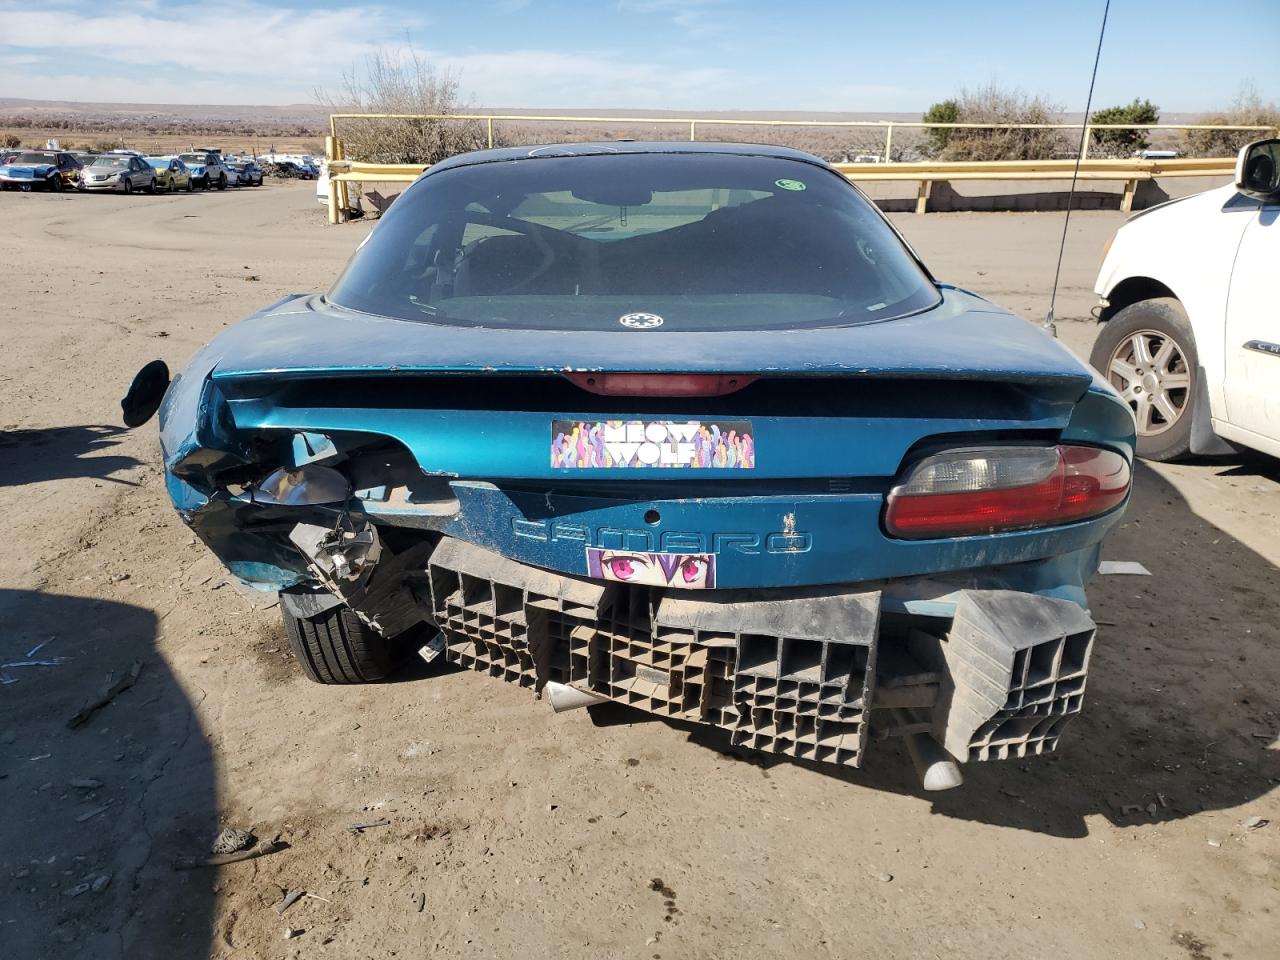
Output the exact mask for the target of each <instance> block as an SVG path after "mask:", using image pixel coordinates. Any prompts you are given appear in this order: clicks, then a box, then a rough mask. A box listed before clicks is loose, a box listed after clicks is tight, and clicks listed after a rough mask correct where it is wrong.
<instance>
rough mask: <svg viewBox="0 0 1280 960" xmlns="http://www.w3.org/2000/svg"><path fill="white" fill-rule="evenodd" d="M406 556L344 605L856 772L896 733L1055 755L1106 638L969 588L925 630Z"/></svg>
mask: <svg viewBox="0 0 1280 960" xmlns="http://www.w3.org/2000/svg"><path fill="white" fill-rule="evenodd" d="M410 553H411V554H412V555H398V556H394V557H391V558H387V557H386V556H385V555H384V559H383V561H382V563H381V564H380V565H379V566H378V568H377V569H376V570H375V571H374V572H373V574H372V576H370V577H369V578H368V579H367V580H362V581H361V582H359V583H358V584H356V585H354V586H351V587H344V586H343V584H341V583H337V582H331V583H330V589H332V590H334V591H335V593H336V596H335V597H334V599H335V600H336V599H337V597H339V596H340V597H341V598H342V602H345V603H347V604H348V605H350V606H352V607H353V609H355V610H356V611H357V612H359V613H361V614H362V616H364V617H365V618H366V620H367V621H368V622H369V623H370V624H371V625H373V626H374V627H375V628H378V629H383V630H385V632H387V633H388V634H391V633H394V632H396V631H397V630H399V629H403V626H404V624H405V623H406V622H408V621H410V620H425V621H427V622H429V623H432V624H434V625H435V626H436V627H438V628H439V630H440V632H441V637H442V640H443V649H444V654H445V657H446V659H447V660H449V661H450V662H452V663H455V664H458V665H460V666H463V667H467V668H470V669H473V670H477V671H479V672H481V673H485V674H488V675H489V676H492V677H496V678H498V679H501V680H505V681H507V682H509V683H513V684H516V685H518V686H522V687H527V688H529V689H531V690H533V691H535V692H537V693H541V692H542V691H543V689H544V688H545V687H546V686H547V685H548V684H555V685H559V686H558V687H554V688H553V690H556V691H557V692H560V693H564V692H567V691H565V690H564V689H563V688H568V690H569V691H574V692H577V693H579V694H581V695H582V697H581V699H580V702H581V703H586V702H590V701H591V700H611V701H614V702H617V703H621V704H626V705H628V706H632V707H636V708H638V709H641V710H645V711H647V712H650V713H654V714H657V715H659V716H663V717H670V718H673V719H679V720H685V721H692V722H697V723H704V724H709V725H712V726H716V727H720V728H722V729H724V730H726V731H727V732H728V734H729V737H730V739H731V741H732V743H733V744H736V745H741V746H743V747H747V748H750V749H753V750H760V751H764V752H768V753H775V754H779V755H782V756H786V757H792V758H796V759H801V760H809V761H814V762H819V763H830V764H836V765H841V766H847V767H859V766H861V765H862V763H863V760H864V758H865V756H866V754H867V752H868V750H870V749H874V744H875V742H876V741H877V740H880V739H884V738H888V737H894V736H904V737H908V738H915V743H912V744H911V746H912V754H913V756H915V755H916V754H917V753H918V752H920V750H918V749H917V748H921V747H922V744H921V742H920V738H922V737H923V738H925V739H927V740H928V741H931V743H928V744H925V745H924V746H928V747H929V748H930V749H931V750H932V752H933V753H934V754H937V755H940V752H939V751H938V750H937V747H941V748H942V749H944V750H945V752H946V754H947V755H949V758H952V759H954V760H955V761H957V762H961V763H964V762H972V761H981V760H994V759H1007V758H1014V757H1024V756H1030V755H1035V754H1042V753H1048V752H1050V751H1052V750H1054V749H1055V748H1056V747H1057V745H1058V742H1059V738H1060V737H1061V735H1062V732H1063V729H1064V728H1065V727H1066V725H1067V723H1068V722H1069V721H1070V720H1071V718H1072V717H1074V716H1075V715H1076V714H1078V713H1079V712H1080V709H1081V706H1082V702H1083V694H1084V687H1085V676H1086V672H1087V669H1088V665H1089V657H1090V653H1091V649H1092V645H1093V640H1094V630H1095V628H1094V624H1093V622H1092V620H1091V619H1090V618H1089V615H1088V614H1087V613H1086V612H1085V611H1084V610H1083V609H1082V608H1081V607H1080V606H1078V605H1077V604H1075V603H1071V602H1068V601H1064V600H1059V599H1055V598H1052V597H1046V596H1039V595H1035V594H1030V593H1023V592H1019V591H1014V590H998V589H997V590H983V589H960V590H956V591H953V592H952V593H951V594H950V595H949V603H948V604H946V605H942V606H941V607H940V609H949V610H950V611H951V612H950V615H949V616H938V615H921V614H912V613H910V612H904V610H909V609H910V606H909V605H908V606H907V607H904V606H903V604H902V603H901V602H900V600H898V599H895V598H894V596H893V587H894V584H889V585H886V586H885V587H883V588H878V587H876V586H875V585H871V586H870V587H868V586H867V585H855V586H851V587H822V588H804V589H788V590H772V589H769V590H765V589H759V590H730V591H706V592H699V593H697V594H696V595H695V594H692V593H689V592H685V591H664V590H661V589H657V588H652V587H643V586H637V585H634V584H623V583H602V582H597V581H594V580H589V579H585V578H578V577H573V576H568V575H563V574H558V573H553V572H550V571H547V570H543V569H539V568H537V567H532V566H528V565H526V564H522V563H519V562H517V561H514V560H511V559H509V558H507V557H504V556H502V555H501V554H499V553H496V552H494V551H490V550H487V549H485V548H483V547H479V546H476V545H474V544H471V543H467V542H465V541H462V540H458V539H454V538H450V537H444V538H441V539H440V540H439V541H438V542H436V543H434V544H430V545H428V544H425V543H424V544H420V545H418V546H417V547H415V548H413V549H412V550H411V551H410ZM284 596H285V597H286V599H287V601H288V602H289V603H290V604H291V605H292V609H294V612H295V613H296V614H298V615H306V609H305V607H303V606H302V605H300V604H299V601H298V600H296V599H289V594H285V595H284ZM886 601H889V602H886ZM392 623H394V624H395V629H386V628H387V627H390V626H391V624H392Z"/></svg>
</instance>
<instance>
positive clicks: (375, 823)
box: [347, 820, 391, 833]
mask: <svg viewBox="0 0 1280 960" xmlns="http://www.w3.org/2000/svg"><path fill="white" fill-rule="evenodd" d="M389 826H391V821H390V820H370V821H369V822H368V823H353V824H351V826H349V827H347V829H348V830H350V831H351V832H352V833H364V832H365V831H366V830H368V829H370V828H371V827H389Z"/></svg>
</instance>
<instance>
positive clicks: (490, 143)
mask: <svg viewBox="0 0 1280 960" xmlns="http://www.w3.org/2000/svg"><path fill="white" fill-rule="evenodd" d="M485 123H486V125H487V126H488V127H489V149H490V150H492V149H493V117H489V118H487V119H486V120H485Z"/></svg>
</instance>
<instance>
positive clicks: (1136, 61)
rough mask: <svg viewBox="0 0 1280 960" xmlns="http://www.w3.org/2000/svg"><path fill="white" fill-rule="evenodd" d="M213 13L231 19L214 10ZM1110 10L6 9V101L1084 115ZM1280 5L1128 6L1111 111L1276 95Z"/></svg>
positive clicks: (740, 5)
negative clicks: (1035, 100) (366, 82)
mask: <svg viewBox="0 0 1280 960" xmlns="http://www.w3.org/2000/svg"><path fill="white" fill-rule="evenodd" d="M215 9H216V10H217V11H219V13H220V15H219V16H217V17H214V16H211V14H210V11H211V10H215ZM1101 12H1102V3H1101V2H1093V0H1087V2H1082V0H1075V2H1070V3H1067V2H1055V3H1048V2H1043V0H1041V2H1034V0H1032V2H1026V0H1022V2H1016V3H1015V2H973V3H966V4H962V3H945V2H932V0H918V2H914V3H901V2H898V3H894V2H879V3H866V2H855V0H843V2H812V0H809V2H803V0H774V2H758V0H436V2H432V0H425V2H418V3H398V2H394V0H389V2H374V0H350V2H349V3H346V4H337V3H335V2H333V0H316V2H313V3H311V4H302V3H299V2H298V0H279V2H276V0H204V2H202V3H199V4H191V3H189V2H188V0H172V2H170V0H163V2H161V0H120V2H116V3H103V2H101V0H39V2H32V0H0V96H8V97H31V98H37V99H55V98H56V99H76V100H94V101H125V102H130V101H132V102H150V103H157V102H160V103H263V104H283V103H303V102H310V101H311V100H312V99H313V96H312V95H313V91H314V90H315V89H316V88H317V87H324V88H329V89H333V88H336V87H337V82H336V78H337V75H338V74H340V73H341V72H342V71H343V70H344V69H346V70H351V69H353V68H356V67H358V64H359V62H360V60H361V58H362V56H364V55H366V54H367V53H368V52H369V51H372V50H374V49H376V48H378V47H379V46H389V47H401V48H403V47H404V46H405V45H406V43H409V44H412V46H413V47H414V48H415V49H416V50H418V51H419V52H420V53H422V54H423V55H424V56H426V57H427V58H428V59H429V60H430V61H432V62H434V63H436V64H438V65H440V66H442V67H444V68H447V69H449V70H451V71H453V72H455V73H456V74H457V75H458V77H459V80H460V83H461V88H462V90H463V92H464V94H465V95H466V96H467V97H468V99H470V100H471V102H472V103H474V104H476V105H478V106H505V107H543V108H555V107H563V108H570V107H587V108H605V107H625V108H653V109H673V110H674V109H679V110H753V111H767V110H812V111H818V110H823V111H826V110H849V111H916V110H920V109H922V108H924V107H925V106H927V105H928V104H929V103H931V102H933V101H935V100H939V99H942V98H944V97H946V96H948V95H950V94H953V93H955V92H956V91H958V90H959V89H960V88H961V87H963V86H975V85H980V84H983V83H986V82H988V81H995V82H997V83H999V84H1001V85H1004V86H1010V87H1018V88H1021V89H1022V90H1024V91H1026V92H1028V93H1034V94H1043V95H1046V96H1047V97H1049V98H1050V99H1051V100H1052V101H1055V102H1058V103H1061V104H1063V105H1065V106H1066V107H1067V109H1069V110H1080V109H1082V108H1083V106H1084V96H1085V90H1086V87H1087V84H1088V71H1089V67H1090V65H1091V61H1092V56H1093V48H1094V43H1095V40H1096V31H1097V27H1098V20H1099V18H1100V16H1101ZM1277 41H1280V2H1278V0H1218V2H1216V3H1213V4H1206V3H1204V2H1203V0H1163V2H1158V3H1157V2H1151V0H1113V3H1112V11H1111V23H1110V25H1109V27H1108V33H1107V42H1106V46H1105V47H1104V49H1103V60H1102V67H1101V70H1100V72H1099V77H1098V93H1097V96H1096V101H1097V103H1098V104H1099V105H1106V104H1110V103H1116V102H1121V101H1128V100H1129V99H1132V98H1133V97H1134V96H1143V97H1149V98H1151V99H1152V100H1153V101H1155V102H1156V103H1158V104H1159V105H1160V106H1161V107H1162V108H1164V110H1165V111H1166V112H1174V111H1200V110H1206V109H1212V108H1214V107H1218V106H1222V105H1225V104H1227V103H1228V102H1229V101H1230V100H1231V99H1232V98H1233V96H1235V94H1236V93H1237V92H1238V91H1239V90H1240V89H1241V86H1242V84H1245V83H1251V84H1252V85H1253V87H1254V88H1256V90H1257V91H1258V92H1259V93H1260V94H1261V95H1262V96H1263V98H1264V99H1268V100H1280V48H1278V47H1277Z"/></svg>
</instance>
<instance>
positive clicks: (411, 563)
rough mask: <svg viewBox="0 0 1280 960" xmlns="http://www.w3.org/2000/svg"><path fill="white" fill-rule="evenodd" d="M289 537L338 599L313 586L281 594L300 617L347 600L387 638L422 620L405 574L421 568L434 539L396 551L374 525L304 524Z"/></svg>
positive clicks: (329, 591) (325, 586) (321, 581)
mask: <svg viewBox="0 0 1280 960" xmlns="http://www.w3.org/2000/svg"><path fill="white" fill-rule="evenodd" d="M289 539H290V540H291V541H292V542H293V543H294V545H295V546H297V548H298V549H299V551H301V552H302V554H303V555H304V556H305V557H306V558H307V560H308V563H309V565H310V568H311V571H312V573H313V574H315V576H316V577H317V579H318V580H319V581H320V584H321V586H322V587H323V588H324V589H325V590H326V591H328V593H329V595H331V596H333V597H335V598H337V599H336V602H330V601H328V600H326V599H325V595H324V594H321V593H320V592H319V591H316V590H314V589H311V588H294V589H291V590H289V591H285V592H282V593H281V594H280V596H281V599H282V601H283V602H284V604H285V606H286V607H287V608H288V609H289V610H290V611H291V612H292V613H293V614H294V615H295V616H314V615H315V614H316V613H320V612H323V611H324V610H326V609H328V608H330V607H332V606H336V605H337V604H338V603H345V604H346V605H347V606H349V607H350V608H351V609H352V610H353V611H355V613H356V614H357V615H358V616H359V617H360V619H361V620H363V621H364V622H365V623H367V624H368V625H369V626H370V627H372V628H373V629H374V630H376V631H377V632H378V633H379V634H381V635H382V636H385V637H394V636H398V635H399V634H401V633H403V632H404V631H406V630H408V629H409V628H410V627H412V626H414V625H415V624H417V623H419V622H421V621H422V619H423V611H422V609H421V607H420V605H419V603H418V601H417V598H416V597H415V596H414V594H413V591H412V589H410V587H409V585H408V584H407V583H406V582H405V574H406V573H409V572H411V571H415V570H421V568H422V566H423V565H424V564H425V563H426V558H427V555H428V554H429V553H430V552H431V550H432V549H433V546H434V544H433V543H432V542H431V541H423V542H422V543H419V544H416V545H414V546H413V547H410V548H409V549H407V550H404V551H402V552H401V553H399V554H394V553H392V552H391V550H389V549H388V548H387V547H385V546H384V545H383V544H382V541H381V539H380V538H379V536H378V530H377V528H376V527H375V526H374V525H373V524H371V523H365V524H363V525H362V526H360V527H358V528H356V529H355V530H348V529H346V528H344V527H338V528H336V529H331V528H329V527H322V526H317V525H316V524H310V523H299V524H296V525H295V526H294V528H293V530H292V531H290V533H289Z"/></svg>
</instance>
